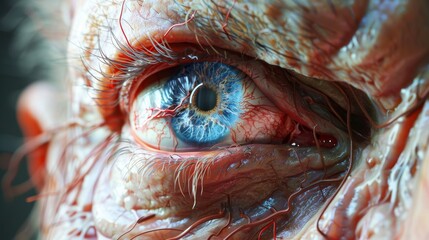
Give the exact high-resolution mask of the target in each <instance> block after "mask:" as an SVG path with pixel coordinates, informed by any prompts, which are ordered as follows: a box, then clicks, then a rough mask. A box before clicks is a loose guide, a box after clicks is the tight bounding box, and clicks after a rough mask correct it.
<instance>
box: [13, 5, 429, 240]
mask: <svg viewBox="0 0 429 240" xmlns="http://www.w3.org/2000/svg"><path fill="white" fill-rule="evenodd" d="M257 2H260V3H257ZM297 2H301V3H300V4H299V5H298V4H297ZM310 2H312V3H310ZM313 2H314V3H313ZM315 2H316V1H268V0H267V1H236V2H233V1H230V3H224V2H223V1H212V2H211V1H209V2H208V3H207V2H206V1H198V0H195V1H167V0H163V1H134V0H128V1H125V2H122V1H97V0H80V1H75V2H74V3H73V4H72V7H71V8H72V11H71V12H72V15H73V21H72V27H71V29H70V35H69V39H68V42H69V46H68V59H69V63H68V64H69V73H68V76H67V78H68V79H57V80H58V81H59V82H60V81H62V82H68V83H67V85H66V88H67V94H70V98H69V99H68V100H67V102H66V103H64V105H61V104H63V103H62V102H61V103H59V101H57V99H58V97H59V96H60V95H61V94H58V90H53V89H52V88H51V87H49V86H46V85H43V84H39V85H35V86H33V87H31V88H30V89H28V90H27V91H26V92H25V93H24V94H23V96H22V99H21V101H20V117H21V123H22V125H23V128H24V130H25V132H26V133H27V135H28V137H29V139H32V138H34V137H35V136H39V134H45V135H48V139H49V144H44V145H41V147H40V148H39V149H38V150H37V151H35V152H33V153H32V154H30V157H32V159H31V163H30V164H31V166H32V169H31V171H32V174H33V181H34V182H35V184H36V185H37V188H38V189H39V191H40V195H39V196H38V211H39V220H40V232H39V235H40V236H41V237H42V238H44V239H72V238H78V237H84V238H85V239H86V238H89V239H117V238H121V239H127V238H128V239H129V238H132V237H135V238H136V239H167V238H174V239H178V238H183V239H208V238H209V237H210V236H211V239H223V238H229V239H258V238H260V239H272V238H274V237H277V239H287V238H304V239H324V238H328V239H339V238H341V239H355V238H357V239H429V230H428V229H429V228H428V226H429V215H428V214H426V203H427V202H428V201H429V188H428V186H429V185H428V184H429V179H428V178H427V176H428V174H427V173H428V171H429V146H428V139H429V129H428V127H427V126H429V101H428V100H427V92H428V91H429V87H428V84H429V27H428V24H427V23H428V22H429V2H428V1H426V0H410V1H376V0H373V1H371V0H368V1H321V3H315ZM184 22H187V24H179V25H174V24H178V23H184ZM173 25H174V27H172V26H173ZM171 27H172V28H171ZM165 43H168V46H169V47H168V48H169V49H171V50H172V51H173V52H179V53H178V55H180V54H183V49H189V48H191V47H190V46H193V48H192V49H194V48H195V49H200V50H196V52H193V54H194V55H197V56H198V57H199V58H200V59H204V56H206V55H209V56H210V57H213V58H214V59H217V58H218V59H229V60H230V61H231V64H237V65H238V64H248V65H247V67H246V68H245V69H244V70H243V71H244V72H246V71H250V70H251V71H258V69H259V68H261V69H262V70H260V69H259V70H260V71H259V72H258V74H254V75H257V76H259V80H255V84H256V85H257V86H258V88H259V89H260V90H261V92H263V93H264V95H265V96H267V98H268V99H269V100H270V101H271V102H272V103H273V104H274V105H275V106H276V107H277V108H278V109H280V110H281V111H282V112H283V113H286V114H287V115H288V116H289V117H290V118H291V119H294V121H296V122H299V123H300V124H301V125H303V126H307V127H308V128H309V129H314V131H315V132H318V133H324V134H329V135H330V136H335V138H336V140H337V141H338V144H337V145H336V146H335V147H334V148H327V147H324V146H310V147H302V148H301V147H293V146H291V145H290V142H289V143H284V144H278V143H276V144H272V143H270V142H268V143H265V142H258V141H254V142H252V143H250V142H249V143H246V142H242V143H240V144H238V145H237V144H230V145H227V146H223V147H221V148H216V149H213V148H211V149H197V150H193V151H191V152H187V151H177V152H174V153H173V151H174V150H170V151H165V150H156V149H154V148H153V147H149V146H147V145H145V144H143V143H142V141H141V140H139V136H138V135H136V134H134V132H133V131H135V129H134V127H133V120H132V119H133V117H135V116H136V115H133V114H135V113H134V110H133V108H132V107H131V106H132V105H133V101H134V100H135V98H136V92H138V91H139V90H137V89H140V88H138V87H136V86H135V85H136V84H137V85H138V84H141V82H144V80H145V79H146V78H145V77H144V76H146V75H150V74H149V73H150V71H149V70H148V69H152V68H153V66H156V65H157V64H158V63H154V64H146V63H141V62H136V63H135V64H134V67H131V66H130V62H131V61H135V60H138V57H136V56H132V57H129V58H126V57H124V55H121V52H124V51H125V52H127V51H128V54H129V55H130V54H131V53H139V52H144V51H146V50H144V48H143V47H145V48H148V49H151V48H152V50H153V47H154V46H158V47H160V46H166V45H165ZM163 44H164V45H163ZM158 49H159V48H158ZM220 49H222V50H220ZM156 51H157V52H158V53H159V52H160V51H162V50H156ZM165 52H168V50H167V51H165ZM165 52H164V55H162V56H161V57H160V59H161V60H160V62H162V61H164V60H163V57H165V55H166V54H165ZM203 52H204V54H203ZM203 55H204V56H203ZM186 56H187V55H185V57H186ZM225 56H226V57H225ZM173 58H174V57H173ZM234 59H235V60H234ZM243 59H244V60H243ZM255 59H256V60H255ZM168 61H172V62H178V60H177V59H168ZM186 61H191V59H186ZM233 61H236V62H234V63H233ZM164 62H165V61H164ZM125 63H127V64H125ZM160 65H162V64H161V63H160ZM164 65H165V64H164ZM164 65H162V66H164ZM176 65H177V63H176ZM261 66H264V67H261ZM265 66H267V68H268V69H270V70H266V68H265ZM273 69H274V70H273ZM276 71H279V72H281V73H279V72H276ZM285 71H286V72H288V73H289V74H290V75H288V76H294V77H291V78H290V79H292V80H289V79H287V78H286V77H284V76H286V75H282V73H285ZM127 73H128V75H127ZM274 73H275V75H273V74H274ZM250 75H251V74H250ZM142 76H143V77H142ZM261 79H262V80H261ZM291 81H292V82H293V83H296V84H291ZM303 85H306V86H307V87H301V86H303ZM308 86H309V87H308ZM348 86H352V87H354V88H355V90H351V89H352V88H349V87H348ZM302 89H304V90H303V91H300V90H302ZM305 89H313V90H314V89H315V91H312V90H305ZM352 93H355V95H354V94H352ZM62 94H63V93H62ZM64 94H65V93H64ZM318 94H319V95H318ZM365 95H366V96H367V97H365ZM317 96H328V98H330V99H335V102H336V103H337V104H338V106H337V107H340V108H342V109H343V110H344V113H345V114H344V116H343V117H342V118H341V119H343V120H344V122H343V123H342V124H343V125H342V126H343V127H339V125H341V124H337V123H338V120H337V122H335V121H336V120H334V119H335V116H334V114H333V111H332V109H329V108H324V109H325V110H320V111H317V110H315V109H317V107H316V108H310V107H309V106H310V105H309V104H306V101H304V100H303V99H307V100H308V99H309V98H312V99H313V100H314V101H316V102H317V101H322V100H320V97H319V98H318V97H317ZM354 96H355V97H354ZM368 99H369V100H368ZM307 102H308V101H307ZM48 109H49V110H50V111H49V110H48ZM65 109H67V114H64V112H63V113H61V114H59V112H61V111H59V110H62V111H64V110H65ZM298 112H299V113H298ZM322 113H325V115H324V116H325V117H322V115H323V114H322ZM326 114H327V115H326ZM64 116H67V117H64ZM347 116H348V117H349V118H353V117H356V119H358V120H356V121H358V122H359V123H358V124H356V123H355V124H350V123H349V122H348V120H347ZM253 120H255V121H256V119H253ZM362 126H368V127H367V129H369V130H367V131H365V130H363V132H365V133H364V134H363V135H365V136H364V137H358V136H357V134H355V133H353V132H354V131H355V130H357V131H359V129H365V127H362ZM250 131H252V129H250ZM158 147H159V146H158ZM155 148H156V147H155ZM176 150H177V149H176ZM188 163H189V164H188ZM237 165H238V166H237ZM182 170H183V171H182ZM295 177H296V178H295ZM310 178H311V179H310ZM297 179H298V180H297ZM301 181H302V182H303V184H302V185H300V184H299V183H300V182H301ZM270 201H271V202H274V203H272V204H271V203H270ZM288 202H289V204H288ZM270 204H271V205H270ZM187 229H188V230H187ZM273 229H275V230H273Z"/></svg>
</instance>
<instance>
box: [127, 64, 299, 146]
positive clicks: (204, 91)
mask: <svg viewBox="0 0 429 240" xmlns="http://www.w3.org/2000/svg"><path fill="white" fill-rule="evenodd" d="M130 117H131V119H130V122H131V125H132V129H133V133H134V135H135V136H136V138H137V140H138V141H139V142H141V143H142V144H144V145H149V146H150V147H152V148H156V149H160V150H168V151H192V150H201V149H202V148H210V147H213V146H219V147H221V146H226V145H235V144H246V143H262V142H263V143H267V142H268V143H282V142H283V141H284V139H285V138H286V137H287V135H288V134H289V133H290V132H291V130H292V129H293V125H294V124H293V122H292V120H290V119H289V118H287V116H286V114H285V113H283V112H281V111H280V110H279V109H278V108H277V107H275V106H274V105H273V104H272V103H271V102H270V101H269V100H268V99H267V98H266V97H265V96H264V94H263V93H262V92H261V91H260V90H259V89H258V88H257V87H256V85H255V84H254V83H253V81H252V79H250V77H249V76H248V75H246V74H245V73H244V72H242V71H241V70H239V69H237V68H235V67H233V66H230V65H227V64H224V63H219V62H196V63H190V64H186V65H181V66H179V67H178V68H177V70H176V71H175V72H172V73H171V74H170V76H169V77H167V78H165V79H160V80H159V81H157V82H154V83H153V84H152V85H151V86H149V87H147V88H145V89H143V90H142V91H141V92H140V93H139V94H138V96H137V98H136V99H135V101H134V104H133V106H132V109H131V116H130ZM280 127H281V128H282V129H283V131H281V132H277V131H276V129H278V128H280Z"/></svg>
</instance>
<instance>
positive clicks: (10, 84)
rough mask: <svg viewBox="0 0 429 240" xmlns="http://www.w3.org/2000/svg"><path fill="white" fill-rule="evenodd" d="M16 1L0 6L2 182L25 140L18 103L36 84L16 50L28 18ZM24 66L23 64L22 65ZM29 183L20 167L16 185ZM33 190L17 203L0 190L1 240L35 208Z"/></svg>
mask: <svg viewBox="0 0 429 240" xmlns="http://www.w3.org/2000/svg"><path fill="white" fill-rule="evenodd" d="M17 2H18V1H16V0H1V2H0V46H1V47H0V83H1V86H0V97H1V98H0V111H1V113H0V178H3V176H4V174H5V171H6V168H7V164H8V161H9V159H10V157H11V155H12V153H13V152H14V151H15V150H16V149H17V148H18V147H19V146H20V145H21V144H22V142H23V139H22V136H21V132H20V130H19V126H18V124H17V122H16V116H15V108H16V102H17V99H18V97H19V94H20V92H21V91H22V89H24V88H25V86H26V85H28V84H30V83H31V82H33V81H35V80H37V79H36V78H35V76H37V74H36V75H35V73H34V69H31V68H30V69H28V68H27V69H25V68H23V67H22V66H20V64H19V63H20V62H22V58H23V57H25V54H23V50H22V49H18V48H17V47H16V44H14V43H16V42H17V41H18V40H19V36H18V35H17V31H16V29H17V28H20V27H21V26H22V25H23V24H24V23H25V21H26V19H27V21H28V18H27V17H26V15H27V14H26V13H25V11H24V10H23V8H21V7H19V6H18V4H17ZM21 65H22V64H21ZM26 180H28V173H27V166H26V164H25V161H24V164H23V165H22V166H21V167H20V171H19V174H18V176H17V178H16V181H15V183H19V182H24V181H26ZM34 194H35V192H34V190H33V191H30V192H27V193H25V194H23V195H20V196H18V197H16V198H14V199H5V194H4V192H3V189H1V190H0V215H1V216H0V238H1V239H5V240H8V239H13V237H14V236H15V234H16V232H17V231H18V229H19V228H20V227H21V226H22V224H23V223H24V221H25V220H26V219H27V217H28V215H29V213H30V212H31V208H32V206H33V205H32V204H30V203H27V202H26V198H27V197H29V196H33V195H34Z"/></svg>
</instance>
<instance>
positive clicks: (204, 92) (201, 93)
mask: <svg viewBox="0 0 429 240" xmlns="http://www.w3.org/2000/svg"><path fill="white" fill-rule="evenodd" d="M216 102H217V96H216V92H215V91H214V90H213V89H211V88H209V87H206V86H201V87H200V88H199V89H198V90H197V92H196V95H195V103H194V106H195V107H197V108H198V109H200V110H201V111H210V110H212V109H213V108H215V107H216Z"/></svg>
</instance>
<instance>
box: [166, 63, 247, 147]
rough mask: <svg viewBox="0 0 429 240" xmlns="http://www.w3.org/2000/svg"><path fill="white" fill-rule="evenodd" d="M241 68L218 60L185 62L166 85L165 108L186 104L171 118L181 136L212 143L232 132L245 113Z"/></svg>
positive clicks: (185, 140) (200, 143) (176, 132)
mask: <svg viewBox="0 0 429 240" xmlns="http://www.w3.org/2000/svg"><path fill="white" fill-rule="evenodd" d="M244 78H245V75H244V73H243V72H241V71H239V70H238V69H236V68H234V67H232V66H229V65H226V64H223V63H216V62H198V63H191V64H186V65H183V66H181V67H180V68H179V70H178V72H177V73H176V74H175V75H174V76H172V77H171V78H170V79H169V80H168V81H167V82H166V83H165V85H164V86H163V91H162V96H163V97H162V99H163V103H162V108H164V109H166V108H170V109H171V108H174V107H175V106H178V105H180V104H182V106H186V108H182V110H181V111H180V112H178V113H177V114H176V115H175V116H174V117H172V118H171V127H172V129H173V131H174V133H175V135H176V137H178V138H179V139H180V140H182V141H183V142H185V143H188V144H193V145H210V144H215V143H217V142H219V141H221V140H222V139H223V138H225V137H226V136H228V134H229V133H230V128H231V127H233V126H234V125H235V124H236V122H237V120H239V117H240V114H241V104H240V103H241V102H242V100H243V79H244Z"/></svg>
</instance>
